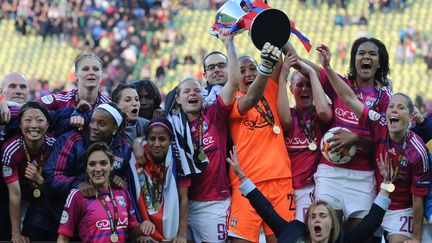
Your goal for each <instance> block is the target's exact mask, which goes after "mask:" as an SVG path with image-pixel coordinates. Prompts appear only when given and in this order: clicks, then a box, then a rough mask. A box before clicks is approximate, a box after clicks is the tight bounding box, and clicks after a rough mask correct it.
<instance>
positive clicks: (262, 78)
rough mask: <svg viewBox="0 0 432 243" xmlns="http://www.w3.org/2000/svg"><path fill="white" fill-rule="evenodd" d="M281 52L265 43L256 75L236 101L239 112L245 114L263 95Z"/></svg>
mask: <svg viewBox="0 0 432 243" xmlns="http://www.w3.org/2000/svg"><path fill="white" fill-rule="evenodd" d="M280 55H281V52H280V51H279V49H278V48H277V47H275V46H272V45H271V44H270V43H268V42H267V43H266V44H265V45H264V47H263V49H262V51H261V64H260V65H259V67H258V76H257V77H256V78H255V80H254V81H253V82H252V84H251V86H250V87H249V90H248V91H247V93H246V95H244V96H242V97H241V98H240V100H239V102H238V110H239V112H240V114H245V113H246V112H248V111H249V110H250V109H252V108H253V107H254V106H255V105H256V104H257V103H258V101H259V100H260V99H261V98H262V96H263V95H264V90H265V87H266V85H267V81H268V78H269V76H270V75H271V74H272V72H273V67H274V65H275V64H276V63H277V62H278V60H279V57H280Z"/></svg>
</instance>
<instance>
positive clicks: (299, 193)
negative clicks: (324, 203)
mask: <svg viewBox="0 0 432 243" xmlns="http://www.w3.org/2000/svg"><path fill="white" fill-rule="evenodd" d="M314 189H315V187H314V186H308V187H304V188H301V189H296V190H294V198H295V204H296V216H295V218H296V219H297V220H300V221H302V222H304V219H305V217H306V213H307V210H308V208H309V206H310V205H311V204H312V203H313V202H314V201H315V198H314Z"/></svg>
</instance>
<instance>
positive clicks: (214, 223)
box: [187, 198, 231, 242]
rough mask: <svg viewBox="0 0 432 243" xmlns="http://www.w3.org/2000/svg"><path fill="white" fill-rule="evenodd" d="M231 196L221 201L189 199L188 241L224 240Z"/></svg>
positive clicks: (226, 233) (226, 232)
mask: <svg viewBox="0 0 432 243" xmlns="http://www.w3.org/2000/svg"><path fill="white" fill-rule="evenodd" d="M230 204H231V198H227V199H225V200H222V201H193V200H189V217H188V227H187V228H188V230H187V239H188V241H194V242H225V241H226V239H227V235H228V229H227V222H228V216H229V211H230Z"/></svg>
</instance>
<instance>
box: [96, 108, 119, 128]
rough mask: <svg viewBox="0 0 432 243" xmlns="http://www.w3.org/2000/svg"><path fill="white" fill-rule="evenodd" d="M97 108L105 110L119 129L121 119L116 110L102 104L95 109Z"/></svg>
mask: <svg viewBox="0 0 432 243" xmlns="http://www.w3.org/2000/svg"><path fill="white" fill-rule="evenodd" d="M97 108H102V109H104V110H106V111H107V112H108V113H110V115H111V116H112V117H113V118H114V120H115V121H116V123H117V127H120V125H121V123H122V122H123V117H122V115H121V114H120V112H118V110H117V109H116V108H114V107H112V106H111V105H109V104H102V105H99V106H98V107H96V109H97Z"/></svg>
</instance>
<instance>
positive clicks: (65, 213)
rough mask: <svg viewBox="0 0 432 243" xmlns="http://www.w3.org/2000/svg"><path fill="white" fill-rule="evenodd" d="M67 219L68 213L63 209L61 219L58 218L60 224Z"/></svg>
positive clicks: (64, 222)
mask: <svg viewBox="0 0 432 243" xmlns="http://www.w3.org/2000/svg"><path fill="white" fill-rule="evenodd" d="M68 220H69V214H68V213H67V212H66V211H64V210H63V213H62V216H61V220H60V224H66V223H67V221H68Z"/></svg>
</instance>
